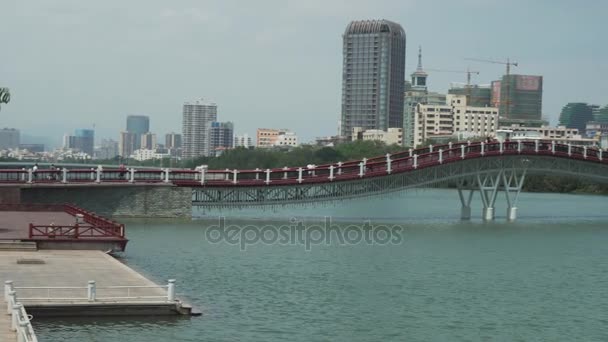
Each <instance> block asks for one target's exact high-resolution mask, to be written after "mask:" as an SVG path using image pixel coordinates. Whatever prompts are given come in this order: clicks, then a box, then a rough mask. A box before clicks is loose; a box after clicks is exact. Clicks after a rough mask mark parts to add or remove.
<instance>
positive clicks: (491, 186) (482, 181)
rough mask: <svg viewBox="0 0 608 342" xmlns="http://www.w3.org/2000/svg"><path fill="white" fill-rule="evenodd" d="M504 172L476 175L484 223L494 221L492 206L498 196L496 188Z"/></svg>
mask: <svg viewBox="0 0 608 342" xmlns="http://www.w3.org/2000/svg"><path fill="white" fill-rule="evenodd" d="M503 174H504V171H502V170H501V171H499V172H498V173H497V174H489V173H486V174H484V175H483V177H482V175H481V174H477V185H478V186H479V193H480V194H481V201H482V202H483V212H482V217H483V220H484V221H492V220H494V204H495V203H496V195H497V194H498V186H499V185H500V181H501V178H502V175H503Z"/></svg>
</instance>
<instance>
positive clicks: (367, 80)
mask: <svg viewBox="0 0 608 342" xmlns="http://www.w3.org/2000/svg"><path fill="white" fill-rule="evenodd" d="M404 81H405V31H404V30H403V28H402V27H401V25H399V24H397V23H394V22H391V21H388V20H362V21H353V22H351V23H350V24H348V26H347V27H346V31H344V35H343V68H342V119H341V132H340V134H341V135H342V136H345V137H350V136H351V134H352V129H353V127H363V129H381V130H386V129H387V128H389V127H399V128H401V127H402V126H403V92H404Z"/></svg>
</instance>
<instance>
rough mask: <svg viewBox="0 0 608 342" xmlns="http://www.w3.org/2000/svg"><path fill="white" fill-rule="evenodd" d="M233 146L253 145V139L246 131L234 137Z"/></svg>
mask: <svg viewBox="0 0 608 342" xmlns="http://www.w3.org/2000/svg"><path fill="white" fill-rule="evenodd" d="M234 147H244V148H250V147H253V140H252V139H251V137H250V136H249V134H247V133H245V134H243V135H237V136H235V137H234Z"/></svg>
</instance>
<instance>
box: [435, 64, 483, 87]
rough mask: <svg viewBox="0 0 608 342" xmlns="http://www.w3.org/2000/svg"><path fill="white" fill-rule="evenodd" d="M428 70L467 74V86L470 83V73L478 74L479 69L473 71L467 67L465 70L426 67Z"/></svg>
mask: <svg viewBox="0 0 608 342" xmlns="http://www.w3.org/2000/svg"><path fill="white" fill-rule="evenodd" d="M427 70H429V71H438V72H454V73H459V74H467V86H470V85H471V74H475V75H479V71H473V70H470V69H469V68H467V70H449V69H427Z"/></svg>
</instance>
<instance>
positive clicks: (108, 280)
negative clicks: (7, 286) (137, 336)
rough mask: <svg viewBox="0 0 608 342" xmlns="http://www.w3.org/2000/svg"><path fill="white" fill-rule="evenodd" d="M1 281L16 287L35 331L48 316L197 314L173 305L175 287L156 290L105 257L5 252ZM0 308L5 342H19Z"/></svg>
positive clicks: (162, 286) (0, 265) (176, 302)
mask: <svg viewBox="0 0 608 342" xmlns="http://www.w3.org/2000/svg"><path fill="white" fill-rule="evenodd" d="M0 280H2V282H5V281H7V280H10V281H12V282H13V284H12V286H13V288H14V290H15V292H16V299H17V301H18V302H20V303H22V304H23V306H24V308H25V310H26V311H27V313H28V314H30V315H33V317H34V318H33V320H32V322H33V323H34V325H35V320H36V317H43V316H44V317H59V316H131V315H180V314H181V315H190V314H192V309H191V307H190V306H189V305H187V304H184V303H182V302H181V301H179V300H178V299H173V300H172V299H171V298H172V295H171V294H170V292H171V291H172V290H173V294H174V293H175V291H174V288H173V289H172V290H170V287H173V285H171V286H170V285H169V284H172V283H171V282H169V283H165V284H160V285H159V284H155V283H154V282H153V281H151V280H149V279H147V278H146V277H144V276H143V275H141V274H139V273H138V272H136V271H134V270H133V269H131V268H129V267H128V266H126V265H125V264H123V263H121V262H120V261H118V260H116V259H115V258H114V257H112V256H110V255H107V254H105V253H103V252H101V251H94V250H38V251H1V250H0ZM91 281H95V283H94V285H93V287H94V290H93V294H91V286H92V285H91ZM177 286H179V284H177ZM0 303H1V304H2V305H0V341H11V342H12V341H16V335H15V333H13V332H12V331H10V317H11V316H10V315H8V314H7V313H6V305H7V303H6V302H5V300H4V298H1V299H0Z"/></svg>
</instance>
